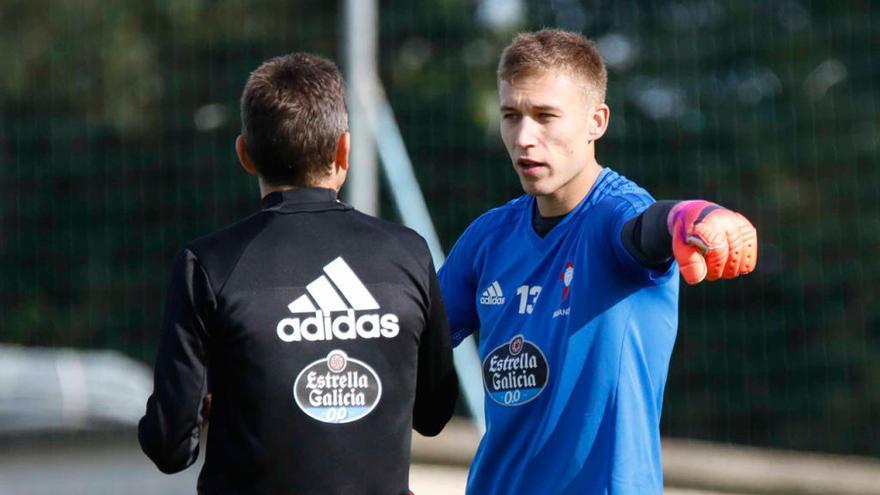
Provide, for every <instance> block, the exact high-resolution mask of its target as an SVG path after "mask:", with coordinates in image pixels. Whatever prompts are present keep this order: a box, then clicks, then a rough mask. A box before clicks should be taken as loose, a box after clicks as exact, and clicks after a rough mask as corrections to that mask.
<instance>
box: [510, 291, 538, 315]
mask: <svg viewBox="0 0 880 495" xmlns="http://www.w3.org/2000/svg"><path fill="white" fill-rule="evenodd" d="M516 294H517V295H518V296H519V314H521V315H522V314H526V313H528V314H532V311H533V310H534V309H535V306H534V305H535V303H536V302H537V301H538V296H540V295H541V286H539V285H533V286H531V287H529V286H528V285H521V286H519V288H518V289H516ZM529 296H532V302H529Z"/></svg>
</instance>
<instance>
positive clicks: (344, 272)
mask: <svg viewBox="0 0 880 495" xmlns="http://www.w3.org/2000/svg"><path fill="white" fill-rule="evenodd" d="M306 292H307V294H303V295H301V296H299V297H298V298H296V299H294V300H293V302H291V303H290V304H288V305H287V309H289V310H290V312H291V313H293V314H294V315H303V316H302V317H299V316H294V317H292V318H284V319H282V320H281V321H279V322H278V325H277V327H276V332H277V333H278V338H279V339H281V340H283V341H284V342H299V341H301V340H303V339H305V340H308V341H321V340H333V339H334V338H335V339H339V340H347V339H356V338H358V337H360V338H364V339H374V338H377V337H385V338H389V339H390V338H394V337H396V336H397V334H398V333H400V325H399V319H398V317H397V315H396V314H394V313H385V314H380V313H379V312H378V310H379V309H380V308H379V303H377V302H376V299H374V298H373V295H372V294H370V291H369V290H367V287H366V286H364V284H363V282H361V280H360V279H359V278H358V277H357V275H355V274H354V272H353V271H352V270H351V267H349V266H348V263H346V262H345V260H344V259H342V257H341V256H340V257H338V258H336V259H335V260H333V261H331V262H330V263H328V264H327V265H326V266H325V267H324V275H321V276H320V277H318V278H317V279H315V280H314V281H312V282H311V283H310V284H309V285H307V286H306ZM356 311H357V312H359V313H361V314H358V313H355V312H356ZM365 311H370V312H369V313H362V312H365ZM333 313H336V315H333ZM339 313H342V314H339ZM305 315H308V316H305ZM356 315H357V316H356Z"/></svg>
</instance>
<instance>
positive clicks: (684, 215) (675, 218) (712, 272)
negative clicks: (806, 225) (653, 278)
mask: <svg viewBox="0 0 880 495" xmlns="http://www.w3.org/2000/svg"><path fill="white" fill-rule="evenodd" d="M666 226H667V228H669V233H670V234H671V235H672V254H673V256H675V261H677V262H678V267H679V270H680V271H681V275H682V277H684V280H685V282H687V283H688V284H691V285H693V284H697V283H700V282H702V281H703V279H706V280H709V281H710V282H711V281H714V280H718V279H719V278H735V277H738V276H740V275H745V274H747V273H749V272H751V271H752V270H754V269H755V264H756V263H757V261H758V234H757V231H756V230H755V227H754V226H752V224H751V222H749V221H748V219H746V217H744V216H742V215H740V214H739V213H737V212H735V211H731V210H728V209H727V208H724V207H721V206H718V205H717V204H715V203H710V202H708V201H703V200H693V201H682V202H680V203H678V204H676V205H675V206H674V207H672V210H670V212H669V216H667V218H666Z"/></svg>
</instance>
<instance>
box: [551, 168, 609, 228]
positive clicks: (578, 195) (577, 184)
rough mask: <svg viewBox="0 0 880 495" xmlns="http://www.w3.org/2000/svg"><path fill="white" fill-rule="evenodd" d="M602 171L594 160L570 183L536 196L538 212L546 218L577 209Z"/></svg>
mask: <svg viewBox="0 0 880 495" xmlns="http://www.w3.org/2000/svg"><path fill="white" fill-rule="evenodd" d="M601 171H602V167H601V166H600V165H599V164H598V163H596V162H595V161H592V163H591V164H590V165H588V166H586V167H585V168H584V170H583V171H582V172H581V173H580V174H578V175H577V176H575V177H573V178H572V179H571V180H570V181H568V183H566V184H564V185H563V186H562V187H560V188H559V189H557V190H556V191H554V192H553V193H552V194H548V195H544V196H535V202H536V203H537V205H538V213H539V214H540V215H541V216H542V217H545V218H547V217H558V216H562V215H565V214H567V213H568V212H570V211H571V210H573V209H575V207H576V206H577V205H578V204H580V202H581V201H583V199H584V198H585V197H586V196H587V194H589V192H590V189H592V187H593V184H595V183H596V179H597V178H598V177H599V173H600V172H601Z"/></svg>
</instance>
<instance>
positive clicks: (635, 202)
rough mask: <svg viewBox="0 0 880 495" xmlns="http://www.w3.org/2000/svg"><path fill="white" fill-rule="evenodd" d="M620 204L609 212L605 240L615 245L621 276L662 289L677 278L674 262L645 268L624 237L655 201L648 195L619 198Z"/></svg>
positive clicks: (612, 248)
mask: <svg viewBox="0 0 880 495" xmlns="http://www.w3.org/2000/svg"><path fill="white" fill-rule="evenodd" d="M615 199H616V202H615V204H614V205H613V207H612V208H611V210H610V212H609V216H608V218H607V221H606V223H605V228H606V229H607V230H606V232H605V237H606V239H608V241H609V242H610V243H611V250H612V251H613V253H614V258H615V259H616V260H617V262H618V264H619V265H620V268H621V272H622V273H625V274H626V275H628V276H629V277H631V278H633V279H635V280H636V281H637V282H639V283H642V284H646V285H659V284H662V283H664V282H666V281H668V280H669V278H670V277H672V276H673V275H674V274H675V269H676V266H677V265H676V264H675V262H674V261H670V262H669V263H667V264H664V265H661V266H659V267H650V266H644V265H643V264H642V263H641V262H640V261H639V260H637V259H636V258H635V257H634V256H633V255H632V253H630V252H629V250H627V248H626V246H624V243H623V239H622V235H621V233H622V232H623V229H624V226H625V225H626V223H627V222H628V221H629V220H631V219H633V218H635V217H637V216H638V215H640V214H641V213H642V212H644V211H645V210H646V209H647V208H648V207H649V206H650V205H651V204H652V203H654V200H653V198H651V197H650V196H648V195H647V193H646V194H644V195H639V194H626V195H623V196H620V197H617V198H615Z"/></svg>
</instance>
